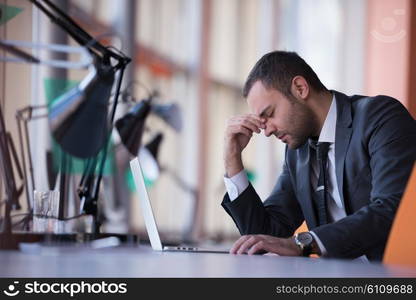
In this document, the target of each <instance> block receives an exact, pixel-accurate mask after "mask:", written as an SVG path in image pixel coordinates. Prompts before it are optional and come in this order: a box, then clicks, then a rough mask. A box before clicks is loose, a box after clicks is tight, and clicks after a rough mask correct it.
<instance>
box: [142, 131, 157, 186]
mask: <svg viewBox="0 0 416 300" xmlns="http://www.w3.org/2000/svg"><path fill="white" fill-rule="evenodd" d="M162 140H163V134H162V133H160V132H159V133H157V134H156V135H155V136H154V137H153V138H152V140H151V141H150V142H149V143H147V144H146V146H144V147H141V148H140V151H139V160H140V165H141V166H142V171H143V175H144V178H145V182H146V183H147V185H149V186H151V185H153V183H154V182H155V181H156V179H157V178H158V177H159V175H160V166H159V162H158V160H157V156H158V153H159V148H160V144H161V142H162Z"/></svg>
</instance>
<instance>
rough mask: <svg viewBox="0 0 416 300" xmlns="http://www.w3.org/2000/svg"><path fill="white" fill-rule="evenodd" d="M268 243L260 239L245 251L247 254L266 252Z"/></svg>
mask: <svg viewBox="0 0 416 300" xmlns="http://www.w3.org/2000/svg"><path fill="white" fill-rule="evenodd" d="M268 251H269V249H268V244H267V242H265V241H264V240H260V241H258V242H257V243H255V244H254V245H253V246H251V248H250V250H249V251H248V252H247V254H248V255H253V254H256V253H259V252H260V253H264V252H268Z"/></svg>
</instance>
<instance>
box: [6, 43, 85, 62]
mask: <svg viewBox="0 0 416 300" xmlns="http://www.w3.org/2000/svg"><path fill="white" fill-rule="evenodd" d="M17 47H20V48H30V49H45V50H50V51H54V52H63V53H69V54H79V55H80V60H79V61H78V62H71V61H66V60H41V59H39V58H35V57H33V56H30V55H29V54H26V53H25V52H23V51H21V50H20V49H19V48H17ZM0 48H3V49H5V50H6V51H8V52H11V53H12V54H14V55H17V56H18V57H16V58H12V57H7V56H3V57H1V56H0V61H6V62H16V63H20V62H23V63H27V62H31V63H32V62H34V63H38V64H42V65H46V66H50V67H54V68H64V69H84V68H87V67H88V66H90V65H91V64H92V63H93V57H92V55H91V53H90V52H89V51H88V50H87V48H85V47H75V46H68V45H60V44H40V43H30V42H24V41H12V40H3V41H0Z"/></svg>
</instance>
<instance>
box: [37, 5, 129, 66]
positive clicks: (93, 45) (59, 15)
mask: <svg viewBox="0 0 416 300" xmlns="http://www.w3.org/2000/svg"><path fill="white" fill-rule="evenodd" d="M29 1H30V2H32V3H33V4H34V5H35V6H36V7H38V8H39V9H40V10H41V11H42V12H43V13H45V14H46V15H47V16H48V17H49V19H50V20H51V21H52V22H54V23H56V24H57V25H58V26H59V27H60V28H61V29H63V30H64V31H65V32H66V33H67V34H69V35H70V36H71V37H72V38H73V39H74V40H76V41H77V42H78V43H79V44H80V45H82V46H85V47H87V48H88V49H89V50H90V51H92V52H94V53H95V54H97V55H99V56H101V57H102V58H103V57H105V56H106V57H111V58H113V59H116V60H117V61H118V62H119V63H118V65H116V68H120V66H121V65H122V64H125V63H128V62H129V61H130V58H128V57H125V56H122V55H119V54H118V53H116V52H114V51H112V50H111V49H110V48H107V47H105V46H103V45H102V44H101V43H99V42H98V41H97V40H95V39H94V38H93V37H92V36H91V35H89V34H88V33H87V32H86V31H85V30H84V29H82V28H81V27H80V26H79V25H78V24H77V23H75V21H74V20H72V19H71V18H70V17H69V16H68V15H67V14H66V13H65V12H64V11H62V10H61V9H60V8H59V7H57V6H56V5H55V4H53V3H52V2H51V1H49V0H43V1H42V0H40V1H38V0H29Z"/></svg>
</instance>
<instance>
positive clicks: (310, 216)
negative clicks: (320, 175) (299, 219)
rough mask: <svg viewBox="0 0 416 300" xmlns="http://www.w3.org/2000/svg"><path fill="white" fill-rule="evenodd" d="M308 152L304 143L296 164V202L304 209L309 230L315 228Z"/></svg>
mask: <svg viewBox="0 0 416 300" xmlns="http://www.w3.org/2000/svg"><path fill="white" fill-rule="evenodd" d="M310 151H311V150H310V147H309V144H308V143H305V145H303V146H302V147H301V148H300V149H299V157H298V163H297V165H296V177H297V183H298V187H297V190H298V200H299V202H300V204H301V206H302V207H303V208H304V209H303V213H304V217H305V220H306V222H307V224H308V227H309V229H311V228H314V227H316V226H317V219H316V216H315V213H314V212H315V210H314V208H313V201H312V192H311V182H310V167H311V164H310V154H311V153H310Z"/></svg>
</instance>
